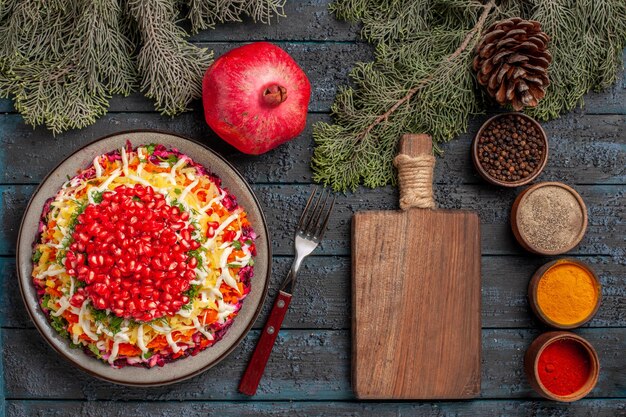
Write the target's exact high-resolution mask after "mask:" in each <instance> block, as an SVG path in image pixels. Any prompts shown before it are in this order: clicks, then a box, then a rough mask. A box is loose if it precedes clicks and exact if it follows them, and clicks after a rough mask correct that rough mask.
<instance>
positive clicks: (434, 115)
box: [312, 0, 626, 191]
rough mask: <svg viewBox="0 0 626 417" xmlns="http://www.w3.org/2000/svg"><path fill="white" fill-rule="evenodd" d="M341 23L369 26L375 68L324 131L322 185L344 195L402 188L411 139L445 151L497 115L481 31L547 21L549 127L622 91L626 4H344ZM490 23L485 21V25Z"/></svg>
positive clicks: (359, 69) (344, 96) (361, 69)
mask: <svg viewBox="0 0 626 417" xmlns="http://www.w3.org/2000/svg"><path fill="white" fill-rule="evenodd" d="M330 9H331V10H332V11H333V12H334V13H335V14H336V16H337V17H338V18H341V19H345V20H352V21H358V22H361V23H362V36H363V37H364V38H365V39H367V40H368V41H370V42H372V43H374V44H375V45H376V54H375V60H374V61H373V62H370V63H357V64H356V66H355V67H354V69H353V70H352V72H351V73H350V79H351V81H352V85H351V86H350V87H342V88H340V90H339V92H338V94H337V97H336V99H335V102H334V104H333V106H332V108H331V112H332V116H333V123H332V124H328V123H317V124H316V125H315V127H314V130H313V137H314V140H315V144H316V146H315V150H314V154H313V158H312V168H313V179H314V180H315V181H317V182H321V183H323V184H324V185H329V186H331V187H332V188H333V189H335V190H337V191H347V190H355V189H356V188H357V187H358V186H359V185H361V184H362V185H365V186H368V187H380V186H384V185H387V184H394V183H395V175H394V170H393V166H392V160H393V158H394V156H395V153H396V146H397V141H398V139H399V137H400V135H401V134H402V133H407V132H411V133H428V134H430V135H431V136H432V137H433V142H434V146H435V150H436V151H438V152H440V149H439V147H438V146H437V144H439V143H442V142H446V141H449V140H451V139H452V138H454V137H456V136H458V135H459V134H460V133H462V132H463V131H466V130H467V122H468V119H469V117H471V116H472V115H475V114H478V113H481V112H483V111H484V110H486V109H487V108H488V106H489V105H490V104H489V103H486V102H485V101H484V99H483V96H484V95H483V92H482V90H481V89H480V88H479V87H478V86H477V83H475V81H474V74H473V72H472V69H471V61H472V58H473V49H474V47H475V44H476V43H477V42H478V40H479V39H480V31H481V30H482V29H483V28H486V27H488V26H489V25H490V24H491V23H493V22H495V21H497V20H500V19H503V18H506V17H511V16H522V17H525V18H530V19H534V20H538V21H539V22H541V23H542V28H543V30H544V31H545V32H547V33H548V34H549V35H550V36H551V37H552V40H553V42H552V44H551V45H550V50H551V52H552V55H553V57H554V60H553V62H552V66H551V67H550V77H551V80H552V84H551V85H550V87H549V88H548V91H547V95H546V97H545V98H544V99H543V101H541V102H540V105H539V106H538V107H537V108H535V109H530V110H528V111H527V112H528V113H530V114H532V115H534V116H535V117H538V118H540V119H551V118H555V117H558V116H559V115H560V114H562V113H563V112H565V111H568V110H571V109H572V108H574V107H575V106H577V105H580V104H582V96H583V95H584V94H585V93H587V92H588V91H589V90H591V89H600V88H605V87H606V86H608V85H610V84H612V83H613V82H614V81H615V79H616V77H617V71H618V69H619V68H620V67H621V58H620V57H621V53H622V50H623V48H624V47H625V46H626V11H625V10H626V2H624V1H623V0H601V1H594V0H583V1H574V0H533V1H527V0H504V1H499V2H497V5H493V4H492V2H489V3H488V2H486V1H485V2H484V3H483V2H479V1H471V0H436V1H431V0H415V1H411V2H403V1H397V0H336V1H335V2H334V3H332V4H331V6H330ZM481 18H483V21H482V23H481Z"/></svg>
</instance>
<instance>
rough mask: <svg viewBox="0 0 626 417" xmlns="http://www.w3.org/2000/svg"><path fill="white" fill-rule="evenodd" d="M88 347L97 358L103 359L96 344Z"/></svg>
mask: <svg viewBox="0 0 626 417" xmlns="http://www.w3.org/2000/svg"><path fill="white" fill-rule="evenodd" d="M87 347H88V348H89V350H90V351H92V352H93V354H94V355H96V358H98V359H100V358H101V357H102V356H101V355H100V349H98V346H96V344H95V343H90V344H88V345H87Z"/></svg>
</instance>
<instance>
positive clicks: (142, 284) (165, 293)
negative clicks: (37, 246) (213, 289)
mask: <svg viewBox="0 0 626 417" xmlns="http://www.w3.org/2000/svg"><path fill="white" fill-rule="evenodd" d="M188 220H189V213H187V212H185V211H181V210H180V209H179V208H178V207H175V206H169V205H168V204H167V202H166V201H165V198H164V197H163V195H161V194H159V193H156V192H155V191H154V189H153V188H152V187H143V186H141V185H135V186H134V187H133V186H125V185H123V186H119V187H117V188H116V189H115V190H114V191H113V192H112V191H107V192H105V193H104V194H103V196H102V202H101V203H100V204H90V205H88V206H87V207H86V209H85V211H84V212H83V214H81V215H80V216H79V217H78V223H77V225H76V228H75V230H74V233H73V235H72V237H73V238H74V242H72V243H71V244H70V246H69V250H68V253H67V254H66V261H65V266H66V269H67V270H68V272H69V273H70V275H72V276H75V277H76V278H77V279H78V280H79V281H82V282H84V283H85V284H87V285H86V286H85V287H84V290H83V288H79V290H81V292H80V293H79V292H78V291H77V293H76V294H75V295H74V296H73V297H72V298H71V301H70V302H71V303H74V304H76V306H80V305H82V303H83V302H84V301H85V298H86V297H89V298H90V299H91V302H92V304H93V306H94V307H95V308H97V309H109V310H111V311H112V312H113V314H115V315H117V316H119V317H125V318H134V319H135V320H144V321H147V320H152V319H154V318H158V317H161V316H163V315H165V314H174V313H176V311H178V309H179V308H180V307H181V306H182V305H183V304H186V303H187V302H188V301H189V297H188V296H186V295H184V294H183V292H184V291H186V290H187V289H189V287H190V283H189V281H190V280H192V279H195V278H196V274H195V271H194V270H195V268H196V267H197V266H198V261H197V259H195V258H189V256H188V255H187V254H186V253H185V252H186V251H188V250H190V249H194V248H196V249H197V248H198V247H199V246H200V244H199V243H198V242H196V241H194V240H193V239H192V238H191V236H192V233H193V231H194V229H193V228H192V227H189V226H188V225H187V224H186V221H188ZM213 223H214V225H213V226H214V227H213V229H214V230H215V229H216V228H217V227H219V225H218V223H217V222H213ZM85 262H86V263H85ZM82 291H84V292H82ZM74 304H72V305H74Z"/></svg>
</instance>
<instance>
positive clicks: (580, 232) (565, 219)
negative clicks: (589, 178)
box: [511, 182, 587, 255]
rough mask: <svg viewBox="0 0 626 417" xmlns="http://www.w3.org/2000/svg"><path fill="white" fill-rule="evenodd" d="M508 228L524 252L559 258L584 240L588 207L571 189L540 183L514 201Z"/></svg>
mask: <svg viewBox="0 0 626 417" xmlns="http://www.w3.org/2000/svg"><path fill="white" fill-rule="evenodd" d="M511 228H512V229H513V234H514V235H515V238H516V239H517V241H518V242H519V244H520V245H522V247H524V249H526V250H528V251H530V252H533V253H537V254H540V255H560V254H562V253H565V252H568V251H570V250H572V249H573V248H574V247H575V246H576V245H578V244H579V243H580V241H581V240H582V239H583V236H584V235H585V230H587V207H586V206H585V202H584V201H583V199H582V198H581V197H580V195H579V194H578V193H577V192H576V191H575V190H574V189H573V188H571V187H569V186H567V185H565V184H562V183H560V182H541V183H538V184H535V185H533V186H531V187H529V188H527V189H525V190H524V191H522V192H521V193H520V194H519V195H518V196H517V198H516V199H515V202H514V203H513V208H512V209H511Z"/></svg>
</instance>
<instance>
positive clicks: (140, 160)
mask: <svg viewBox="0 0 626 417" xmlns="http://www.w3.org/2000/svg"><path fill="white" fill-rule="evenodd" d="M139 162H141V163H142V164H145V163H146V162H148V160H147V159H145V158H139Z"/></svg>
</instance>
